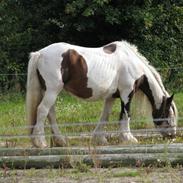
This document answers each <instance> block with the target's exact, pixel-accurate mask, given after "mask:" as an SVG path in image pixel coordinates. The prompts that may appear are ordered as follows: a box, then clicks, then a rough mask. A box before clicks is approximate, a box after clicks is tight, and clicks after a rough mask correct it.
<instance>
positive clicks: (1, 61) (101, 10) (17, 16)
mask: <svg viewBox="0 0 183 183" xmlns="http://www.w3.org/2000/svg"><path fill="white" fill-rule="evenodd" d="M181 2H182V1H180V0H166V1H164V0H128V1H126V0H113V1H112V0H63V1H60V0H51V1H47V0H39V1H37V0H29V1H26V0H1V3H0V73H1V74H4V73H6V74H7V73H8V74H15V75H0V87H1V88H6V89H7V88H9V87H10V86H13V85H14V82H15V84H16V82H17V81H18V83H19V84H20V85H21V89H24V86H25V80H26V76H24V75H23V76H22V77H17V75H18V73H21V74H22V73H26V70H27V63H28V54H29V52H31V51H35V50H37V49H40V48H42V47H44V46H46V45H48V44H51V43H53V42H60V41H65V42H69V43H73V44H80V45H83V46H92V47H96V46H102V45H104V44H106V43H108V42H112V41H114V40H121V39H125V40H128V41H130V42H131V43H134V44H136V45H137V46H138V47H139V49H140V50H141V52H142V53H143V54H144V55H145V56H146V57H147V58H148V59H149V60H150V61H151V63H152V64H153V65H154V66H155V67H157V68H159V69H160V68H166V69H162V70H160V71H161V74H162V75H163V78H164V79H165V83H168V84H169V85H170V86H171V88H174V89H177V90H180V89H181V88H182V87H183V70H182V67H183V62H182V61H183V60H182V58H183V34H182V32H183V6H182V5H183V3H181ZM170 67H173V68H171V69H170Z"/></svg>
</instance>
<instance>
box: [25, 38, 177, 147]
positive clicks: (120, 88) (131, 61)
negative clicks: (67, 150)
mask: <svg viewBox="0 0 183 183" xmlns="http://www.w3.org/2000/svg"><path fill="white" fill-rule="evenodd" d="M63 89H65V90H66V91H68V92H70V93H71V94H73V95H75V96H77V97H79V98H82V99H85V100H87V101H96V100H98V99H101V98H102V99H103V100H104V108H103V112H102V114H101V117H100V121H99V123H98V124H97V126H96V128H95V130H94V132H93V140H94V141H96V142H97V143H99V144H106V143H107V139H106V137H105V134H104V133H100V132H101V130H102V129H103V127H104V125H105V124H106V122H107V121H108V118H109V114H110V112H111V108H112V105H113V103H114V100H115V99H116V98H120V100H121V113H120V135H119V138H120V140H122V141H129V142H137V139H136V138H135V137H134V136H133V135H132V133H131V132H130V127H129V122H130V114H129V113H130V103H131V100H132V97H133V95H134V93H135V92H136V91H138V90H141V91H142V93H144V94H145V95H146V96H147V98H148V100H149V102H150V104H151V106H152V117H153V122H154V125H155V127H156V128H157V129H158V131H160V133H161V134H162V135H163V136H164V137H165V136H166V137H167V136H168V137H171V138H174V137H175V135H176V123H177V122H176V120H177V109H176V106H175V104H174V102H173V95H172V96H170V95H169V94H168V92H167V91H166V90H165V87H164V85H163V83H162V80H161V77H160V75H159V73H158V72H157V71H156V69H155V68H154V67H152V66H151V65H150V64H149V62H148V61H147V60H146V58H145V57H144V56H142V55H141V54H140V53H139V52H138V50H137V48H136V47H135V46H134V45H131V44H130V43H128V42H126V41H116V42H112V43H110V44H108V45H105V46H103V47H98V48H85V47H81V46H76V45H71V44H68V43H54V44H51V45H49V46H47V47H45V48H43V49H41V50H39V51H36V52H33V53H31V54H30V60H29V64H28V77H27V95H26V108H27V120H28V122H29V124H30V125H31V126H30V135H31V139H32V143H33V145H34V146H36V147H41V148H43V147H46V146H47V143H46V140H45V135H44V134H45V132H44V122H45V119H46V118H47V117H48V120H49V122H50V124H51V130H52V133H53V137H52V138H53V141H54V144H55V145H57V146H64V145H65V144H66V140H65V138H64V136H63V135H61V133H60V131H59V128H58V125H57V122H56V116H55V107H54V105H55V101H56V98H57V95H58V94H59V93H60V92H61V90H63ZM157 119H158V120H157ZM166 129H168V130H166Z"/></svg>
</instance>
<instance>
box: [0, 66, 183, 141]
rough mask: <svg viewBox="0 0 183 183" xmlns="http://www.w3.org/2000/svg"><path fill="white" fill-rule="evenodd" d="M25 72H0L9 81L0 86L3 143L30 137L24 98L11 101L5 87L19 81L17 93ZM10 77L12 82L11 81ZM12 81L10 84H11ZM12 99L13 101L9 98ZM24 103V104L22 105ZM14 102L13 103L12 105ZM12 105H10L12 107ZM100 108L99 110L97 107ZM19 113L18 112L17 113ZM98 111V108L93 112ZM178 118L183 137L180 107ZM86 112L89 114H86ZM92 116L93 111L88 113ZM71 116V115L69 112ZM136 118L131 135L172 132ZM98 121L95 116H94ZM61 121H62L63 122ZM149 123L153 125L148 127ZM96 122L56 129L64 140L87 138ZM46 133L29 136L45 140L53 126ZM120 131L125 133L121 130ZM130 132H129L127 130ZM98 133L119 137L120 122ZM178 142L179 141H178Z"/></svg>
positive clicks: (47, 126)
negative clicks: (68, 138) (18, 103)
mask: <svg viewBox="0 0 183 183" xmlns="http://www.w3.org/2000/svg"><path fill="white" fill-rule="evenodd" d="M163 69H164V70H166V69H167V70H174V71H176V70H179V71H180V70H183V67H167V68H157V70H158V71H161V70H163ZM26 75H27V74H26V73H16V74H14V73H0V78H1V77H4V76H7V77H9V76H10V78H9V80H7V83H6V86H5V85H4V84H2V85H1V84H0V88H1V89H0V101H2V102H3V103H4V104H3V105H2V106H0V109H1V110H0V115H1V117H0V124H1V128H0V141H2V140H3V141H4V140H11V139H28V138H30V136H29V135H28V133H27V131H28V129H30V128H33V126H31V125H24V124H26V122H25V121H26V120H25V109H24V106H23V105H24V97H23V99H22V97H20V100H21V102H20V100H19V99H15V100H14V99H13V100H14V101H13V102H12V101H11V100H12V98H16V97H17V96H12V93H11V92H9V88H10V87H7V85H9V86H11V84H12V83H13V84H15V83H16V81H18V82H17V83H18V86H17V88H18V89H17V90H16V89H15V90H14V91H17V92H15V94H17V93H19V91H20V90H19V85H20V84H19V82H20V80H21V79H22V78H23V79H24V80H26ZM12 78H13V79H12ZM12 80H13V82H12ZM181 91H183V90H181ZM9 93H10V97H7V96H6V97H5V98H4V94H6V95H8V94H9ZM11 97H12V98H11ZM22 100H23V102H22ZM17 102H20V105H19V106H17V105H15V103H17ZM6 103H7V105H8V103H10V106H9V107H7V109H6ZM12 103H13V104H12ZM11 105H12V106H11ZM100 107H102V106H101V105H100ZM68 108H70V106H68ZM75 108H77V106H75ZM18 110H19V111H20V112H18ZM72 110H73V108H72V109H70V111H71V112H72ZM96 110H97V109H96ZM178 111H179V113H180V116H179V118H178V127H177V134H178V135H180V136H182V132H183V125H182V124H183V117H182V114H183V112H182V109H181V108H179V109H178ZM64 112H67V110H65V111H63V109H61V108H59V107H58V108H57V113H61V115H62V113H64ZM79 112H80V113H82V111H79ZM88 113H89V112H88ZM91 113H92V112H91ZM71 115H72V113H71ZM91 115H98V113H97V114H91ZM139 116H140V115H139ZM139 116H138V117H137V116H135V118H132V119H131V121H130V124H132V129H131V132H132V134H134V135H135V136H139V137H140V136H143V137H145V136H147V137H150V136H153V134H155V135H157V134H158V133H159V131H165V132H166V131H169V130H171V128H163V129H161V128H159V129H157V128H154V127H153V122H152V121H153V120H152V118H151V117H147V116H146V117H144V116H143V117H142V118H139ZM97 118H98V117H97ZM161 120H171V119H167V118H166V119H155V120H154V121H161ZM62 121H63V120H62ZM150 121H151V122H152V123H151V125H149V124H150ZM97 123H98V122H91V121H87V120H83V121H82V122H81V121H79V122H74V121H72V122H67V123H66V122H59V123H58V127H59V128H60V130H61V132H62V135H64V136H66V137H77V136H78V137H87V136H92V135H93V130H94V129H95V127H96V125H97ZM134 124H143V125H139V126H138V127H137V128H138V129H135V128H136V126H135V125H134ZM44 127H45V131H46V133H45V134H42V133H39V134H36V135H35V136H31V137H38V136H43V135H45V136H46V137H51V136H52V133H49V131H48V129H49V128H54V125H51V124H48V122H46V123H45V126H44ZM123 132H125V131H124V130H123ZM126 132H129V131H126ZM97 133H98V134H101V135H103V134H105V135H106V136H113V135H114V134H117V135H119V134H120V133H121V130H119V121H114V120H112V121H110V122H108V123H106V125H105V127H104V130H102V131H101V132H97ZM179 140H180V139H179Z"/></svg>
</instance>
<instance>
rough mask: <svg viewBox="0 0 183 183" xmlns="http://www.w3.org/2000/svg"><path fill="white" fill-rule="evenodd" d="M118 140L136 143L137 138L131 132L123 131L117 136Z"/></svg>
mask: <svg viewBox="0 0 183 183" xmlns="http://www.w3.org/2000/svg"><path fill="white" fill-rule="evenodd" d="M119 140H120V141H122V142H123V143H133V144H137V143H138V140H137V139H136V138H135V137H134V136H133V135H132V134H131V133H123V134H121V135H120V136H119Z"/></svg>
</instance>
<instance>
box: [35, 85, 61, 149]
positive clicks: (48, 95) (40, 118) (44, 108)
mask: <svg viewBox="0 0 183 183" xmlns="http://www.w3.org/2000/svg"><path fill="white" fill-rule="evenodd" d="M60 90H61V88H54V89H52V88H50V89H49V88H48V89H47V90H46V91H45V94H44V97H43V99H42V101H41V103H40V104H39V106H38V109H37V122H36V125H35V126H34V129H33V133H32V142H33V144H34V145H35V146H36V147H41V148H43V147H46V146H47V143H46V139H45V134H44V122H45V119H46V117H47V116H48V112H49V111H50V108H51V107H52V106H53V105H54V103H55V100H56V97H57V95H58V93H59V91H60Z"/></svg>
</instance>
